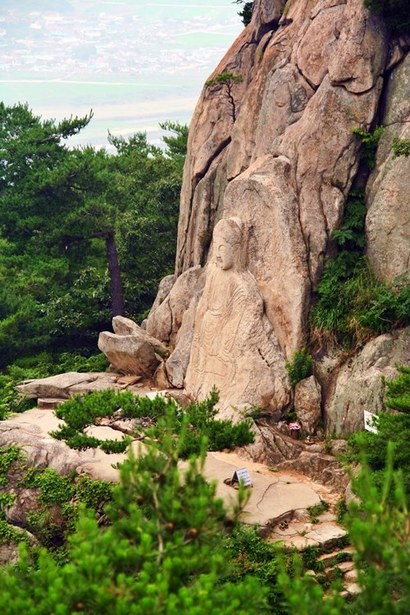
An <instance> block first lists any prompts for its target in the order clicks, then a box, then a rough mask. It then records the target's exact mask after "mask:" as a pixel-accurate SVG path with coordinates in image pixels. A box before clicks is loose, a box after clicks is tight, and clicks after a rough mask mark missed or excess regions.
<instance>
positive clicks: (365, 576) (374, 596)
mask: <svg viewBox="0 0 410 615" xmlns="http://www.w3.org/2000/svg"><path fill="white" fill-rule="evenodd" d="M402 478H403V476H402V474H401V473H395V472H394V471H393V468H392V463H391V455H390V461H389V462H388V464H387V470H386V474H385V477H384V481H383V484H382V486H381V489H380V485H376V484H375V483H374V475H373V473H372V472H371V471H369V470H368V469H367V468H366V467H364V469H363V471H362V472H361V474H360V476H359V477H358V478H357V479H356V480H355V485H354V486H355V491H356V494H357V495H358V496H359V500H360V504H355V503H352V504H350V506H349V512H348V514H347V515H346V516H345V519H346V523H347V526H348V530H349V539H350V541H351V543H352V546H353V547H354V548H355V552H356V554H355V556H354V562H355V567H356V570H357V571H358V583H359V586H360V589H361V592H360V593H359V594H358V595H357V596H356V597H355V598H354V600H353V602H351V603H349V602H346V601H345V600H344V599H343V597H342V596H341V592H340V585H339V586H337V585H336V586H333V588H331V589H330V591H328V592H327V593H326V596H324V590H323V588H322V587H320V586H319V585H317V584H316V583H315V581H314V580H313V579H312V578H311V577H309V576H307V575H304V574H303V569H302V566H301V564H300V562H298V561H297V560H296V561H295V565H294V572H295V574H294V575H291V574H289V572H288V571H286V570H283V571H282V572H281V573H280V574H279V576H278V585H279V589H280V590H281V591H283V593H284V595H285V598H286V599H287V601H288V603H289V604H290V612H291V613H292V615H308V614H310V613H312V612H314V613H316V614H317V615H361V614H362V613H374V614H376V613H377V614H379V613H380V614H382V613H393V614H394V615H405V614H406V613H407V612H408V610H409V607H410V549H409V544H410V542H409V540H410V526H409V522H408V519H409V517H408V508H407V504H406V498H405V496H404V491H403V486H402ZM389 494H392V495H389Z"/></svg>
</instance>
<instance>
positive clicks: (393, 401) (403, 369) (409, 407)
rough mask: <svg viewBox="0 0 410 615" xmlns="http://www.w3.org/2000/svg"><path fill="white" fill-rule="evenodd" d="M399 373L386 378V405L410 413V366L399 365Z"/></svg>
mask: <svg viewBox="0 0 410 615" xmlns="http://www.w3.org/2000/svg"><path fill="white" fill-rule="evenodd" d="M397 369H398V371H399V375H398V376H397V377H396V378H394V379H393V380H386V381H385V385H386V400H385V403H386V406H387V407H388V408H393V410H399V412H406V413H408V414H410V366H405V365H399V366H397Z"/></svg>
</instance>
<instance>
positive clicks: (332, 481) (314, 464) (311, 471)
mask: <svg viewBox="0 0 410 615" xmlns="http://www.w3.org/2000/svg"><path fill="white" fill-rule="evenodd" d="M277 467H278V468H279V469H281V470H288V471H290V470H293V471H295V472H300V473H301V474H305V475H306V476H309V478H311V479H312V480H315V481H318V482H320V483H322V484H323V485H327V486H329V487H331V488H332V489H333V490H335V491H337V492H338V493H342V492H344V490H345V488H346V485H347V483H348V481H349V477H348V476H347V474H346V472H345V471H344V468H343V466H342V465H341V463H340V462H339V461H338V460H337V459H335V457H333V456H332V455H326V454H325V453H320V452H318V453H316V452H310V450H309V449H308V450H303V451H302V452H301V454H300V455H299V456H298V457H296V458H294V459H289V460H288V461H283V462H282V463H279V464H278V466H277Z"/></svg>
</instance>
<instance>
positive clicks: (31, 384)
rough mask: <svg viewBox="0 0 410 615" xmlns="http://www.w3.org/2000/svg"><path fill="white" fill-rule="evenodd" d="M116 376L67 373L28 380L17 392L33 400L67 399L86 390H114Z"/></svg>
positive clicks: (96, 373)
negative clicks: (40, 398)
mask: <svg viewBox="0 0 410 615" xmlns="http://www.w3.org/2000/svg"><path fill="white" fill-rule="evenodd" d="M114 381H115V376H113V375H112V374H107V373H105V372H101V373H99V372H91V373H84V374H82V373H78V372H67V373H65V374H59V375H57V376H50V377H48V378H37V379H35V380H34V379H33V380H26V381H24V382H22V383H20V384H19V385H17V386H16V389H17V391H19V393H22V394H23V395H25V396H26V397H29V398H31V399H36V398H39V397H42V398H62V399H67V398H68V397H70V396H71V395H73V393H78V392H82V391H83V390H84V389H85V390H87V391H91V390H102V389H110V388H114Z"/></svg>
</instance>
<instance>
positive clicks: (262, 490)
mask: <svg viewBox="0 0 410 615" xmlns="http://www.w3.org/2000/svg"><path fill="white" fill-rule="evenodd" d="M107 387H108V388H113V389H117V390H122V389H124V388H129V389H130V390H132V391H133V392H134V393H137V394H138V395H148V396H155V395H158V394H164V395H169V394H173V392H172V391H158V390H156V389H155V388H154V387H152V386H149V385H148V384H147V383H143V384H142V383H141V382H137V381H136V379H135V378H132V377H124V376H120V375H118V374H113V373H102V374H96V373H93V374H77V373H74V372H71V373H68V374H62V375H60V376H53V377H51V378H45V379H41V380H33V381H28V382H26V383H23V384H22V385H20V386H19V389H20V391H21V392H24V394H25V395H28V396H30V397H33V398H37V407H36V408H33V409H31V410H28V411H26V412H24V413H22V414H16V415H14V416H11V417H10V418H8V419H7V420H5V421H2V422H1V423H0V446H2V447H8V446H11V445H13V444H17V445H19V446H21V447H22V449H23V450H24V452H25V454H26V455H27V457H28V460H29V461H30V462H31V463H33V464H34V465H35V466H48V467H51V468H54V469H56V470H58V471H59V472H60V473H62V474H67V473H68V472H70V471H73V470H74V471H75V472H76V473H78V474H81V473H86V474H88V475H89V476H91V477H92V478H94V479H100V480H109V481H118V480H119V471H118V464H119V463H121V462H122V461H123V460H124V459H125V458H126V454H107V453H105V452H103V451H102V450H100V449H87V450H84V451H78V450H74V449H71V448H69V447H68V446H67V444H66V443H65V442H63V441H60V440H56V439H54V438H53V437H52V436H51V435H50V432H52V431H53V430H55V429H57V427H58V426H59V424H60V423H61V421H60V420H59V419H58V418H57V417H56V416H55V413H54V412H53V410H54V408H55V407H56V406H57V405H58V404H60V403H61V402H63V401H64V399H67V398H68V397H69V396H70V395H72V394H73V393H74V392H82V393H85V392H91V391H99V390H102V389H103V388H107ZM177 394H178V395H181V392H177ZM131 422H132V420H130V421H125V420H113V419H102V420H101V421H100V424H99V425H95V426H92V427H89V428H88V430H87V433H88V434H89V435H93V436H95V437H98V438H103V439H115V440H116V439H121V438H122V437H123V435H124V434H129V433H130V432H131V431H132V429H131V428H132V425H131ZM272 429H273V428H272V427H271V426H267V425H263V421H262V422H261V424H260V425H259V426H258V427H257V428H256V430H257V443H256V445H252V446H253V447H254V448H252V446H251V447H248V448H247V449H238V450H237V451H235V452H209V453H208V454H207V457H206V461H205V466H204V472H205V475H206V477H207V478H209V480H213V481H215V482H216V484H217V495H218V496H219V497H221V498H222V499H223V500H224V502H225V504H226V505H227V506H228V507H230V506H233V504H234V503H235V501H236V496H237V490H236V487H237V485H235V484H231V481H232V478H233V477H234V475H235V472H237V471H238V470H241V469H244V468H246V470H247V472H248V476H249V479H250V481H251V486H250V487H249V488H248V490H249V499H248V501H247V503H246V505H245V507H244V509H243V513H242V520H243V522H244V523H246V524H250V525H256V526H259V528H260V533H261V535H262V536H263V537H264V538H265V539H267V540H269V541H274V542H278V541H279V542H281V543H283V544H284V545H285V546H287V547H289V548H296V549H298V550H301V551H303V550H306V548H308V547H311V548H314V550H315V553H317V554H319V553H322V554H323V555H321V556H320V562H321V563H320V564H319V570H320V572H317V571H316V572H314V571H312V574H317V575H319V577H320V575H322V576H323V575H324V578H327V579H328V580H329V581H330V580H331V579H332V578H334V576H335V575H338V577H339V578H344V580H345V587H346V591H347V592H348V593H350V594H354V592H355V590H356V589H357V588H356V586H355V584H354V581H355V578H354V574H355V573H354V570H353V563H352V554H351V551H349V548H347V549H346V543H347V534H346V530H345V529H344V528H343V527H341V526H340V524H339V523H338V522H337V506H338V503H339V501H340V500H341V499H343V497H344V493H345V487H346V484H347V477H346V475H345V474H344V472H343V470H342V468H341V466H340V463H339V462H338V461H337V459H336V456H335V455H337V453H338V451H340V449H342V448H343V443H342V442H340V441H333V442H332V443H331V445H330V446H327V447H325V445H324V443H323V442H315V443H314V444H311V440H308V441H307V442H306V443H305V442H303V441H299V440H293V439H292V438H290V437H289V435H288V434H287V433H286V431H285V430H284V429H283V426H282V430H281V429H280V428H275V429H274V431H273V430H272ZM272 434H273V435H272ZM268 438H270V442H271V446H272V449H275V452H272V455H271V460H273V462H269V456H268V457H266V455H265V459H266V462H265V463H257V462H255V461H253V460H252V459H251V457H252V456H253V458H255V455H253V453H255V452H256V453H257V451H258V450H259V452H260V451H261V450H262V444H264V446H265V448H266V445H267V439H268ZM131 447H132V449H133V451H134V453H135V454H137V455H138V454H141V452H143V447H144V444H143V443H142V442H141V441H137V440H135V441H134V442H133V443H132V444H131ZM256 457H257V455H256ZM185 463H186V462H181V467H183V466H184V464H185ZM325 470H326V471H325ZM13 553H14V552H13ZM14 555H15V553H14ZM2 559H4V558H2ZM322 560H323V561H322Z"/></svg>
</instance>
